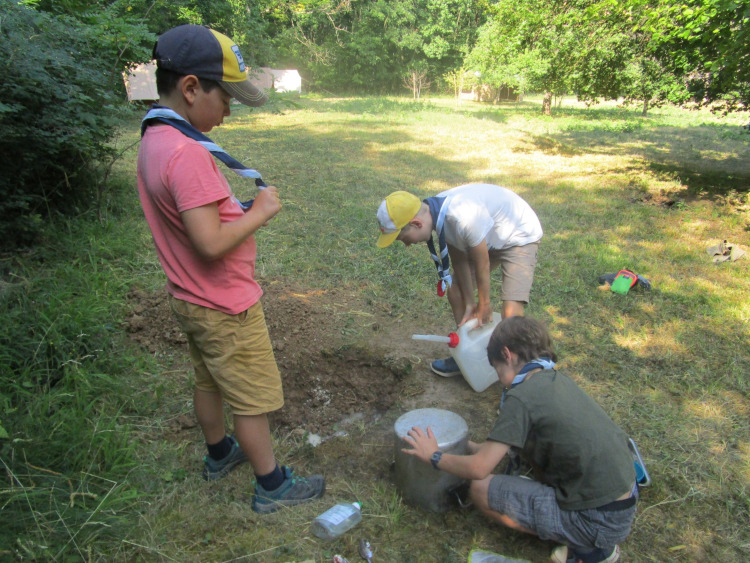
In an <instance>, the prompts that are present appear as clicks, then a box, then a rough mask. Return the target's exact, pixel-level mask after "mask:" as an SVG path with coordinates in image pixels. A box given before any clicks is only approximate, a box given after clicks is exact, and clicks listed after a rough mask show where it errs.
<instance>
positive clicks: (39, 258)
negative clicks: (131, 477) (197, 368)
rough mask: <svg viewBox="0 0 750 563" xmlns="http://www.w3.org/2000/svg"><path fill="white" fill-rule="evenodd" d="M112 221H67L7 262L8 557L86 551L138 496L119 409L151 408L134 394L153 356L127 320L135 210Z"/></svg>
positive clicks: (2, 381)
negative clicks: (136, 341) (133, 338)
mask: <svg viewBox="0 0 750 563" xmlns="http://www.w3.org/2000/svg"><path fill="white" fill-rule="evenodd" d="M123 188H124V186H123V185H121V186H117V191H120V192H121V193H120V198H121V202H122V201H123V200H122V197H123V196H124V195H125V194H124V191H123ZM125 203H127V202H125ZM109 219H110V220H109V221H108V222H107V223H106V224H100V223H98V222H97V221H96V220H95V219H94V218H93V217H90V216H84V217H81V218H79V219H77V220H63V219H60V220H59V221H57V222H53V223H52V224H50V225H49V226H48V227H47V229H46V236H45V239H44V242H43V244H41V245H39V246H37V247H36V248H35V249H33V250H32V251H30V252H29V253H27V254H25V255H17V256H8V257H5V258H4V259H3V261H2V270H3V276H2V278H3V284H2V295H0V310H1V311H2V313H0V316H1V317H2V319H3V322H2V323H0V425H2V428H3V429H4V430H5V433H6V435H5V436H4V439H2V441H1V442H0V464H2V468H3V474H4V476H5V480H4V484H3V486H2V489H1V490H0V514H1V515H2V520H3V525H2V526H1V527H0V546H2V556H3V557H7V556H9V555H11V554H12V555H13V556H14V557H16V558H19V559H22V560H47V559H50V560H68V559H69V558H71V557H72V558H73V559H78V558H80V559H88V558H89V557H90V555H91V554H92V553H95V552H97V551H98V549H99V548H97V547H95V546H97V545H102V544H104V543H106V542H107V541H111V539H112V538H117V537H119V536H121V535H122V534H123V533H124V532H123V530H124V528H126V527H127V526H128V525H129V524H128V516H127V514H128V513H129V512H130V511H132V509H133V503H134V501H135V500H136V499H137V498H138V492H137V490H136V489H134V488H133V486H132V484H130V483H129V482H128V474H129V473H130V472H131V471H132V470H133V469H134V468H135V466H136V464H137V461H136V456H135V450H136V444H135V443H134V442H133V441H132V432H131V429H130V427H129V425H128V424H124V423H123V420H124V419H123V416H124V415H125V414H132V413H134V412H138V411H140V410H141V409H142V408H145V409H147V410H152V409H153V406H152V405H151V406H149V405H148V404H147V403H144V402H136V401H135V400H134V399H135V397H136V396H137V395H138V394H139V391H138V381H139V380H140V374H139V371H140V370H141V369H142V368H143V367H144V366H145V365H147V363H148V360H147V359H143V358H138V357H136V356H135V355H133V354H131V352H130V351H129V347H128V345H127V343H126V341H125V339H124V335H123V331H122V328H121V320H122V314H123V305H124V294H125V290H126V288H127V287H128V286H129V285H130V284H131V283H132V279H133V276H134V275H136V270H134V269H133V268H132V260H133V256H132V248H133V247H132V236H131V234H130V232H131V231H132V229H133V228H134V224H135V223H134V218H133V215H132V210H131V211H130V212H129V213H127V214H124V215H122V214H117V215H112V216H110V218H109Z"/></svg>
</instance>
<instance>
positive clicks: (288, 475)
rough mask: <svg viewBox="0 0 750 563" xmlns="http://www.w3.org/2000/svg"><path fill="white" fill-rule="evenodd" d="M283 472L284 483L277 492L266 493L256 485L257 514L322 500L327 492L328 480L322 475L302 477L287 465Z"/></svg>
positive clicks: (254, 504) (255, 504) (255, 505)
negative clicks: (318, 499) (317, 499)
mask: <svg viewBox="0 0 750 563" xmlns="http://www.w3.org/2000/svg"><path fill="white" fill-rule="evenodd" d="M281 470H282V471H283V472H284V482H283V483H282V484H281V486H280V487H279V488H278V489H276V490H275V491H266V490H265V489H264V488H263V487H261V486H260V484H259V483H255V495H254V496H253V510H254V511H255V512H260V513H261V514H268V513H270V512H276V511H277V510H278V509H280V508H281V507H282V506H294V505H297V504H302V503H305V502H309V501H311V500H314V499H316V498H320V497H322V496H323V493H325V491H326V480H325V477H323V476H322V475H311V476H310V477H300V476H299V475H295V474H294V471H292V469H291V468H289V467H287V466H286V465H284V466H282V467H281Z"/></svg>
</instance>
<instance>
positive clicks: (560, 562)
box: [549, 545, 620, 563]
mask: <svg viewBox="0 0 750 563" xmlns="http://www.w3.org/2000/svg"><path fill="white" fill-rule="evenodd" d="M601 551H602V550H601V549H596V550H594V552H592V553H590V554H588V555H587V557H586V558H585V559H581V558H580V557H577V556H576V552H575V551H573V550H572V549H571V550H569V549H568V546H566V545H558V546H557V547H556V548H555V549H554V550H552V555H550V558H549V560H550V561H552V563H578V562H579V561H585V563H617V561H619V560H620V546H619V545H616V546H615V548H614V549H613V550H612V553H610V554H609V556H601ZM597 552H598V553H597ZM568 553H570V554H571V557H570V558H568ZM597 555H600V557H602V558H600V557H597Z"/></svg>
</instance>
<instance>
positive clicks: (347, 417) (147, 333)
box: [125, 281, 472, 437]
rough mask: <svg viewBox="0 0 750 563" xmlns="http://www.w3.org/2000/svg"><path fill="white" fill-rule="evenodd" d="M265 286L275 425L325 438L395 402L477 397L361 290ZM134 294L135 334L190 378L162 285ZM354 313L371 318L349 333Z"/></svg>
mask: <svg viewBox="0 0 750 563" xmlns="http://www.w3.org/2000/svg"><path fill="white" fill-rule="evenodd" d="M263 286H264V296H263V308H264V312H265V315H266V323H267V325H268V330H269V333H270V335H271V341H272V343H273V347H274V354H275V356H276V361H277V363H278V365H279V369H280V371H281V374H282V380H283V385H284V396H285V405H284V407H283V408H282V409H281V410H279V411H277V412H274V413H272V414H271V415H270V421H271V424H272V426H273V427H274V428H275V429H278V430H282V431H285V430H295V429H299V430H304V431H306V432H310V433H313V434H318V435H320V436H321V437H327V436H330V435H332V434H334V433H335V432H337V431H339V430H340V429H341V427H342V424H346V423H347V422H349V423H351V422H357V421H363V422H365V423H370V422H373V421H375V420H377V419H379V418H380V417H381V416H382V415H383V414H384V413H386V412H387V411H388V410H389V409H391V408H392V407H393V405H394V403H396V402H397V401H398V402H399V403H400V405H402V408H403V409H404V410H406V409H408V408H411V407H412V406H415V407H422V406H435V407H441V408H443V407H444V406H445V404H450V403H454V404H457V405H464V406H465V405H466V404H467V401H465V400H464V399H465V398H468V397H470V396H471V395H472V391H471V389H470V388H469V387H468V385H467V384H466V383H465V382H464V381H463V380H461V378H460V377H459V378H453V379H451V380H446V379H443V378H439V377H436V376H433V375H432V374H431V373H430V372H429V370H428V361H429V358H430V354H431V353H438V350H434V349H431V348H430V346H418V347H416V348H415V347H414V345H413V344H412V341H411V340H410V337H411V334H412V333H413V332H414V331H417V332H419V330H416V327H409V326H407V325H404V324H403V323H401V321H400V320H398V321H395V320H393V319H392V318H389V315H388V313H387V312H382V311H381V312H377V311H374V312H373V311H370V310H369V309H368V308H367V306H366V305H364V304H363V302H362V299H361V297H360V296H359V295H357V294H354V293H352V292H347V291H346V290H342V289H332V290H327V291H322V290H311V289H309V288H304V287H301V286H299V285H297V284H295V283H292V282H287V281H273V282H270V283H265V284H263ZM129 299H130V305H131V307H130V312H129V313H128V315H127V317H126V319H125V322H126V330H127V332H128V333H129V335H130V337H131V338H132V339H133V340H134V341H135V342H137V343H138V344H139V345H140V346H142V347H144V348H145V349H146V350H148V351H149V352H151V353H153V354H158V355H162V354H163V355H169V356H172V357H174V358H176V359H177V361H179V362H181V363H182V364H183V366H184V372H183V373H182V374H181V376H182V377H185V372H187V373H190V372H191V370H190V368H189V366H188V355H187V340H186V338H185V335H184V334H183V333H182V332H181V330H180V329H179V327H178V326H177V323H176V321H175V320H174V318H173V316H172V313H171V311H170V309H169V305H168V302H167V298H166V293H165V291H163V290H159V291H156V292H153V293H148V292H144V291H142V290H137V289H136V290H133V291H131V292H130V294H129ZM351 311H360V312H362V311H366V315H367V317H368V322H367V323H365V324H363V326H362V327H359V330H358V331H356V333H354V334H351V335H348V336H347V334H346V331H345V330H342V324H343V322H342V319H343V318H345V317H346V316H347V312H351ZM422 332H423V331H422ZM415 352H416V353H415ZM424 354H427V356H424ZM423 358H424V359H423ZM178 371H179V370H178ZM186 393H187V389H186ZM437 403H444V404H440V405H439V404H437ZM185 418H186V417H185V416H183V417H180V420H181V422H180V427H181V428H180V429H187V428H190V427H193V426H194V424H190V422H189V421H188V420H185Z"/></svg>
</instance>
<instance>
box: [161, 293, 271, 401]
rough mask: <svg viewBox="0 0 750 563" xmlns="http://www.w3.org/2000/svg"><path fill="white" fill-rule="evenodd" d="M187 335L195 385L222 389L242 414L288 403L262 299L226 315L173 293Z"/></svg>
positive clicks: (176, 312)
mask: <svg viewBox="0 0 750 563" xmlns="http://www.w3.org/2000/svg"><path fill="white" fill-rule="evenodd" d="M169 304H170V307H171V308H172V312H173V313H174V315H175V317H176V318H177V322H179V324H180V327H181V328H182V330H183V331H184V332H185V334H186V335H187V339H188V344H189V346H190V359H191V361H192V364H193V368H194V369H195V388H196V389H199V390H201V391H207V392H211V393H215V392H220V393H221V395H222V397H223V398H224V400H225V401H226V402H227V403H228V404H229V406H230V407H231V408H232V412H233V413H234V414H238V415H258V414H265V413H268V412H272V411H275V410H278V409H280V408H281V407H282V406H283V405H284V392H283V390H282V387H281V375H280V374H279V368H278V366H277V365H276V359H275V358H274V355H273V348H272V347H271V339H270V337H269V336H268V327H267V326H266V318H265V316H264V315H263V307H262V306H261V304H260V302H258V303H256V304H255V305H253V306H252V307H250V308H249V309H248V310H247V311H243V312H242V313H239V314H237V315H228V314H226V313H222V312H221V311H217V310H215V309H209V308H207V307H202V306H200V305H195V304H193V303H188V302H187V301H182V300H180V299H175V298H174V297H172V296H171V295H170V296H169Z"/></svg>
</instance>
